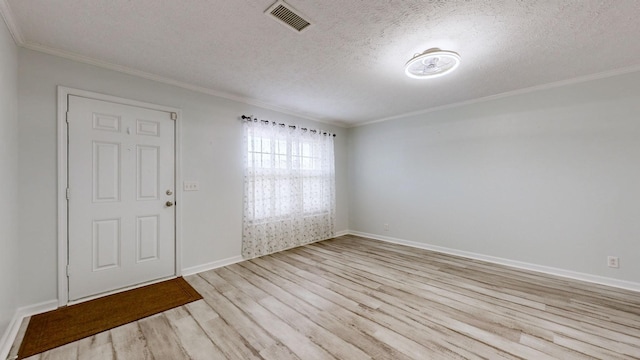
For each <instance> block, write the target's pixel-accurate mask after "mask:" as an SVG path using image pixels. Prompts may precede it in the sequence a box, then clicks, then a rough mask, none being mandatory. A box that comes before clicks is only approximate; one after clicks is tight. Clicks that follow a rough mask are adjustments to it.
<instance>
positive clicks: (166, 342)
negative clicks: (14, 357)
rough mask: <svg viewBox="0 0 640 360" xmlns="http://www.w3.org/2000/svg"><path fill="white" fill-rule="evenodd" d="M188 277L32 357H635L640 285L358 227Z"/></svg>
mask: <svg viewBox="0 0 640 360" xmlns="http://www.w3.org/2000/svg"><path fill="white" fill-rule="evenodd" d="M186 280H187V281H188V282H189V283H190V284H191V285H192V286H193V287H194V288H195V289H196V290H197V291H198V292H200V293H201V294H202V296H203V300H200V301H196V302H193V303H190V304H187V305H185V306H183V307H179V308H175V309H172V310H169V311H166V312H164V313H163V314H159V315H155V316H152V317H149V318H145V319H141V320H139V321H137V322H134V323H131V324H127V325H124V326H121V327H119V328H115V329H112V330H110V331H108V332H104V333H100V334H97V335H95V336H92V337H89V338H86V339H83V340H80V341H78V342H75V343H71V344H68V345H65V346H62V347H59V348H56V349H52V350H50V351H47V352H45V353H42V354H38V355H35V356H33V357H31V358H30V359H31V360H45V359H65V360H67V359H73V360H75V359H78V360H80V359H96V360H102V359H158V360H159V359H274V360H275V359H277V360H287V359H293V360H296V359H297V360H299V359H303V360H306V359H355V360H360V359H362V360H366V359H385V360H391V359H393V360H408V359H491V360H493V359H508V360H513V359H535V360H538V359H563V360H565V359H566V360H578V359H640V293H638V292H633V291H629V290H625V289H617V288H610V287H607V286H605V285H601V284H590V283H585V282H581V281H575V280H571V279H566V278H560V277H555V276H552V275H549V274H540V273H535V272H532V271H527V270H521V269H515V268H511V267H507V266H503V265H498V264H492V263H487V262H483V261H480V260H474V259H466V258H462V257H460V256H453V255H449V254H444V253H437V252H433V251H428V250H423V249H414V248H409V247H405V246H402V245H397V244H391V243H386V242H381V241H377V240H372V239H366V238H361V237H357V236H343V237H340V238H336V239H332V240H327V241H323V242H318V243H313V244H309V245H306V246H302V247H298V248H294V249H290V250H287V251H284V252H281V253H276V254H272V255H268V256H263V257H260V258H256V259H251V260H248V261H244V262H241V263H237V264H234V265H230V266H227V267H223V268H219V269H215V270H211V271H207V272H203V273H200V274H197V275H192V276H188V277H186ZM24 326H25V324H24V323H23V327H24ZM17 346H19V341H17V343H16V344H14V347H13V348H14V349H16V348H17Z"/></svg>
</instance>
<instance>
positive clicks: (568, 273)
mask: <svg viewBox="0 0 640 360" xmlns="http://www.w3.org/2000/svg"><path fill="white" fill-rule="evenodd" d="M347 232H348V233H349V234H350V235H355V236H362V237H366V238H370V239H375V240H380V241H385V242H389V243H394V244H400V245H405V246H410V247H414V248H418V249H424V250H430V251H435V252H439V253H444V254H451V255H457V256H462V257H466V258H470V259H475V260H482V261H486V262H490V263H494V264H500V265H506V266H510V267H514V268H518V269H524V270H530V271H536V272H540V273H544V274H549V275H555V276H561V277H564V278H569V279H574V280H581V281H587V282H590V283H596V284H601V285H607V286H612V287H616V288H621V289H626V290H632V291H638V292H640V283H637V282H632V281H626V280H618V279H614V278H609V277H604V276H598V275H592V274H587V273H581V272H577V271H572V270H566V269H560V268H554V267H551V266H544V265H537V264H532V263H527V262H522V261H516V260H510V259H505V258H500V257H495V256H490V255H484V254H478V253H474V252H469V251H462V250H456V249H451V248H447V247H443V246H437V245H431V244H425V243H421V242H417V241H410V240H404V239H398V238H393V237H389V236H383V235H377V234H369V233H364V232H360V231H354V230H348V231H347Z"/></svg>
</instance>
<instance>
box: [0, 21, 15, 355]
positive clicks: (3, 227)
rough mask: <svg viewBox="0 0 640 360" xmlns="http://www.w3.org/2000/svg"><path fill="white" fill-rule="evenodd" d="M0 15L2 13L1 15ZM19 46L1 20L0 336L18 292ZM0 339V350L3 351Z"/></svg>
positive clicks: (13, 307)
mask: <svg viewBox="0 0 640 360" xmlns="http://www.w3.org/2000/svg"><path fill="white" fill-rule="evenodd" d="M0 18H1V17H0ZM17 75H18V49H17V47H16V45H15V44H14V42H13V39H12V38H11V34H10V33H9V30H8V29H7V27H6V25H5V23H4V21H3V20H0V189H2V206H0V339H1V338H2V337H3V333H5V330H7V326H8V325H9V322H10V321H11V318H12V317H13V314H14V312H15V310H16V305H17V292H18V282H17V278H18V273H19V270H18V268H17V265H18V263H17V258H18V225H17V224H18V216H17V212H16V209H18V194H17V192H16V191H15V190H16V188H17V187H18V141H17V140H18V139H17V136H16V135H17V134H18V113H17V108H18V79H17ZM1 347H2V342H1V341H0V353H2V348H1Z"/></svg>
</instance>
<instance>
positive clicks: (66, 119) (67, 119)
mask: <svg viewBox="0 0 640 360" xmlns="http://www.w3.org/2000/svg"><path fill="white" fill-rule="evenodd" d="M64 117H65V119H64V120H65V121H66V122H67V124H68V123H69V112H68V111H67V112H66V113H65V116H64Z"/></svg>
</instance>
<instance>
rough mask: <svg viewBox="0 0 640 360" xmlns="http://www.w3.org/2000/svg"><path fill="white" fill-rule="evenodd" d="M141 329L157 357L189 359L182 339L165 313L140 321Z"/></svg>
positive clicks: (154, 355) (150, 348)
mask: <svg viewBox="0 0 640 360" xmlns="http://www.w3.org/2000/svg"><path fill="white" fill-rule="evenodd" d="M138 324H139V325H140V331H142V333H143V334H144V337H145V338H146V339H147V344H148V347H149V350H150V351H151V353H152V354H153V357H154V358H156V359H188V356H187V354H186V353H185V351H184V349H183V348H182V346H181V345H180V341H179V340H178V337H177V336H176V334H175V332H174V331H173V329H172V328H171V325H169V322H168V321H167V318H166V317H165V316H164V314H158V315H153V316H150V317H148V318H144V319H142V320H140V321H138Z"/></svg>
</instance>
